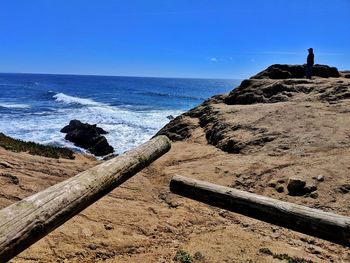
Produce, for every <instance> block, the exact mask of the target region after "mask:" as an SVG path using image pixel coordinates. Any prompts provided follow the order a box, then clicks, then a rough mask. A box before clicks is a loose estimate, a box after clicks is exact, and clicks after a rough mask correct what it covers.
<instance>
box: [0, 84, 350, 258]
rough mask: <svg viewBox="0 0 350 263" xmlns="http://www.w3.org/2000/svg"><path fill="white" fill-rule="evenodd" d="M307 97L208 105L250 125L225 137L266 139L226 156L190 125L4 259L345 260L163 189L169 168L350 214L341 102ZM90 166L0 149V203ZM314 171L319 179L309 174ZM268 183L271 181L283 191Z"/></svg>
mask: <svg viewBox="0 0 350 263" xmlns="http://www.w3.org/2000/svg"><path fill="white" fill-rule="evenodd" d="M317 81H318V80H315V82H316V84H317ZM344 81H349V80H345V79H344ZM316 84H315V85H316ZM310 96H311V95H305V94H299V95H296V96H294V97H293V98H292V99H290V100H289V101H286V102H279V103H273V104H271V103H267V104H253V105H226V104H224V103H217V104H213V105H212V108H213V109H214V110H215V111H216V112H217V116H219V117H220V119H221V121H223V122H225V123H228V124H231V125H237V124H241V125H242V127H246V126H245V125H249V127H253V128H252V129H242V130H235V131H233V133H234V134H231V136H235V137H236V138H240V139H242V140H246V139H247V138H248V139H249V138H250V137H252V136H256V134H254V133H253V132H252V131H256V130H260V131H261V132H263V133H266V132H268V133H269V134H275V135H276V138H275V139H274V140H273V141H271V142H268V143H266V144H265V145H263V146H261V145H256V146H251V147H248V148H247V149H245V150H244V151H243V152H242V153H240V154H229V153H226V152H223V151H222V150H220V149H218V148H216V147H215V146H213V145H209V144H208V143H207V140H206V137H205V130H204V129H203V128H201V127H200V126H198V125H197V126H196V127H197V128H194V129H193V130H192V136H191V137H190V138H188V139H186V140H185V141H179V142H175V143H173V144H172V149H171V150H170V152H169V153H167V154H166V155H164V156H163V157H161V158H160V159H158V160H157V161H156V162H154V163H153V164H152V165H151V166H149V167H148V168H146V169H144V170H143V171H142V172H140V173H138V174H137V175H135V176H134V177H133V178H132V179H130V180H129V181H127V182H126V183H124V184H123V185H122V186H120V187H119V188H117V189H115V190H114V191H112V192H111V193H109V194H108V195H107V196H105V197H103V198H101V199H100V200H99V201H97V202H96V203H95V204H93V205H92V206H90V207H89V208H87V209H86V210H84V211H83V212H81V213H80V214H78V215H77V216H75V217H74V218H72V219H71V220H69V221H68V222H67V223H65V224H64V225H62V226H61V227H59V228H57V229H56V230H55V231H53V232H52V233H51V234H49V235H48V236H47V237H45V238H43V239H42V240H40V241H39V242H37V243H36V244H34V245H32V246H31V247H30V248H29V249H27V250H26V251H24V252H23V253H21V254H20V255H18V256H17V257H16V258H14V259H13V260H12V261H11V262H26V263H29V262H99V261H104V262H174V256H175V254H176V252H177V251H178V250H179V249H182V250H184V251H186V252H187V253H189V254H190V255H191V256H192V257H194V255H195V254H196V255H197V256H196V257H195V258H197V259H195V260H194V262H283V261H281V260H279V259H275V258H273V257H272V256H269V255H266V254H264V253H262V252H261V251H260V250H261V249H262V248H268V249H270V250H271V251H272V252H273V253H276V254H279V253H280V254H283V253H286V254H288V255H289V256H291V257H293V256H297V257H301V258H304V259H306V260H311V261H312V262H350V250H349V249H348V248H345V247H342V246H340V245H336V244H333V243H330V242H327V241H323V240H321V239H318V238H314V237H311V236H307V235H304V234H300V233H297V232H294V231H291V230H288V229H284V228H281V227H277V226H274V225H271V224H268V223H264V222H261V221H257V220H254V219H251V218H248V217H245V216H241V215H239V214H235V213H232V212H227V211H225V210H222V209H218V208H215V207H210V206H208V205H205V204H201V203H199V202H196V201H193V200H189V199H186V198H183V197H179V196H176V195H174V194H172V193H170V192H169V181H170V179H171V177H172V176H174V175H175V174H179V175H183V176H187V177H192V178H196V179H201V180H206V181H209V182H213V183H216V184H220V185H225V186H230V187H235V188H238V189H242V190H246V191H250V192H254V193H257V194H261V195H265V196H270V197H273V198H276V199H279V200H284V201H288V202H293V203H297V204H301V205H306V206H309V207H313V208H319V209H322V210H324V211H331V212H334V213H338V214H342V215H347V216H350V193H349V192H346V189H345V188H346V187H345V188H344V186H346V185H347V184H350V177H349V171H350V147H349V146H350V110H349V109H350V100H349V99H343V100H337V101H336V103H328V102H324V101H320V100H317V99H312V98H311V97H310ZM310 98H311V99H310ZM188 119H189V120H188V121H190V122H193V124H195V125H196V124H198V122H199V120H198V119H196V118H190V117H188ZM97 163H98V162H97V161H94V160H92V159H91V158H87V157H84V156H78V157H77V159H76V160H73V161H71V160H63V159H60V160H55V159H49V158H43V157H37V156H31V155H28V154H25V153H12V152H7V151H5V150H3V149H0V174H1V176H0V184H1V188H0V206H1V207H5V206H7V205H9V204H11V203H13V202H16V201H18V200H20V199H22V198H24V197H25V196H29V195H31V194H33V193H35V192H38V191H40V190H43V189H45V188H47V187H48V186H50V185H53V184H55V183H57V182H59V181H62V180H64V179H66V178H68V177H70V176H73V175H75V174H77V173H79V172H80V171H83V170H85V169H88V168H89V167H91V166H94V165H96V164H97ZM4 174H10V175H13V176H16V177H17V178H18V180H19V183H18V184H17V183H16V182H15V181H14V180H13V179H11V177H9V176H4ZM319 175H322V176H323V177H324V181H322V182H320V181H317V180H316V179H314V178H315V177H317V176H319ZM290 176H299V177H301V178H304V179H305V180H306V181H307V182H308V183H310V184H314V185H316V186H317V188H318V189H317V194H318V197H316V198H311V197H304V196H301V197H293V196H289V195H288V194H287V189H286V182H287V180H288V178H289V177H290ZM271 182H279V184H280V185H282V186H283V187H284V192H282V193H279V192H278V191H276V189H275V188H274V187H271V186H270V185H271ZM342 189H345V190H344V191H343V190H342ZM284 262H286V261H284Z"/></svg>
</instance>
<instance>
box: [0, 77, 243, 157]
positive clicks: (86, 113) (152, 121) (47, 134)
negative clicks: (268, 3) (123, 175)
mask: <svg viewBox="0 0 350 263" xmlns="http://www.w3.org/2000/svg"><path fill="white" fill-rule="evenodd" d="M238 84H239V80H211V79H176V78H142V77H111V76H78V75H43V74H5V73H1V74H0V132H3V133H5V134H7V135H9V136H11V137H14V138H18V139H22V140H26V141H34V142H38V143H43V144H49V145H55V146H65V147H69V148H72V149H74V150H78V151H83V150H82V149H79V148H77V147H75V146H74V145H73V144H72V143H70V142H68V141H66V140H64V136H65V134H63V133H60V130H61V128H63V127H64V126H65V125H67V124H68V123H69V121H70V120H72V119H78V120H81V121H82V122H88V123H91V124H98V126H100V127H102V128H103V129H105V130H106V131H108V132H109V133H108V134H107V135H106V137H107V140H108V142H109V143H110V144H111V145H112V146H113V147H114V149H115V151H116V153H122V152H124V151H126V150H129V149H130V148H133V147H135V146H137V145H139V144H141V143H143V142H145V141H147V140H148V139H150V138H151V137H152V136H153V135H154V134H156V132H157V131H158V130H159V129H160V128H162V127H163V126H164V125H165V124H167V123H168V122H169V119H168V118H167V116H169V115H172V116H174V117H176V116H178V115H179V114H181V113H183V112H185V111H187V110H189V109H190V108H193V107H195V106H196V105H198V104H200V103H201V102H203V101H204V100H205V99H207V98H209V97H211V96H212V95H216V94H222V93H226V92H229V91H230V90H232V89H233V88H234V87H236V86H237V85H238Z"/></svg>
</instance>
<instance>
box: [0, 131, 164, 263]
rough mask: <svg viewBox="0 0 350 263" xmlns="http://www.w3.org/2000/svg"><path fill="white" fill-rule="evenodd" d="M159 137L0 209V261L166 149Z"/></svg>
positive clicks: (45, 232) (98, 196)
mask: <svg viewBox="0 0 350 263" xmlns="http://www.w3.org/2000/svg"><path fill="white" fill-rule="evenodd" d="M169 149H170V141H169V139H168V138H167V137H166V136H158V137H155V138H154V139H152V140H150V141H149V142H147V143H145V144H143V145H141V146H139V147H137V148H135V149H133V150H131V151H129V152H127V153H125V154H123V155H120V156H118V157H116V158H114V159H111V160H109V161H106V162H104V163H102V164H100V165H97V166H95V167H93V168H91V169H89V170H86V171H84V172H82V173H80V174H78V175H76V176H74V177H72V178H70V179H68V180H65V181H63V182H61V183H58V184H56V185H53V186H51V187H49V188H47V189H46V190H44V191H42V192H39V193H37V194H34V195H32V196H29V197H27V198H25V199H23V200H21V201H19V202H17V203H15V204H13V205H10V206H8V207H6V208H4V209H2V210H1V211H0V261H1V262H5V261H7V260H9V259H11V258H13V257H14V256H16V255H17V254H18V253H20V252H21V251H23V250H24V249H26V248H27V247H29V246H30V245H31V244H33V243H35V242H36V241H38V240H39V239H40V238H42V237H44V236H45V235H46V234H48V233H49V232H51V231H52V230H54V229H55V228H57V227H58V226H60V225H61V224H63V223H64V222H66V221H67V220H68V219H70V218H71V217H73V216H74V215H76V214H78V213H79V212H80V211H82V210H83V209H85V208H86V207H88V206H89V205H91V204H92V203H94V202H95V201H97V200H98V199H100V198H101V197H103V196H104V195H106V194H107V193H109V192H110V191H111V190H113V189H114V188H115V187H117V186H119V185H120V184H122V183H123V182H125V181H126V180H127V179H129V178H130V177H132V176H133V175H135V174H136V173H137V172H139V171H140V170H141V169H143V168H144V167H146V166H148V165H149V164H150V163H152V162H153V161H154V160H156V159H157V158H159V157H160V156H161V155H163V154H164V153H166V152H167V151H169Z"/></svg>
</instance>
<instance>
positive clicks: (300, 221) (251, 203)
mask: <svg viewBox="0 0 350 263" xmlns="http://www.w3.org/2000/svg"><path fill="white" fill-rule="evenodd" d="M170 190H171V191H172V192H173V193H176V194H179V195H182V196H185V197H188V198H191V199H194V200H197V201H200V202H203V203H206V204H209V205H213V206H217V207H220V208H224V209H226V210H230V211H233V212H236V213H240V214H243V215H246V216H250V217H253V218H256V219H259V220H262V221H265V222H269V223H272V224H275V225H279V226H282V227H286V228H289V229H292V230H295V231H299V232H301V233H305V234H308V235H311V236H315V237H319V238H322V239H325V240H329V241H331V242H334V243H338V244H341V245H344V246H347V247H349V246H350V218H349V217H346V216H341V215H337V214H332V213H328V212H324V211H321V210H318V209H312V208H309V207H305V206H301V205H297V204H293V203H288V202H283V201H279V200H276V199H273V198H269V197H265V196H261V195H256V194H252V193H248V192H244V191H240V190H236V189H233V188H229V187H224V186H220V185H215V184H212V183H208V182H204V181H199V180H194V179H190V178H186V177H183V176H174V177H173V178H172V180H171V182H170Z"/></svg>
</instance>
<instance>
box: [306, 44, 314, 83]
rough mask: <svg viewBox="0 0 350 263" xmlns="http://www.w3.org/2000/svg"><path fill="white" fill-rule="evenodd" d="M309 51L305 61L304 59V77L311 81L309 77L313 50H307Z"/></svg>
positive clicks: (312, 61) (312, 63) (312, 62)
mask: <svg viewBox="0 0 350 263" xmlns="http://www.w3.org/2000/svg"><path fill="white" fill-rule="evenodd" d="M308 51H309V55H308V56H307V59H306V62H307V64H306V77H307V78H308V79H311V76H312V66H313V65H314V57H315V55H314V50H313V49H312V48H309V49H308Z"/></svg>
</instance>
